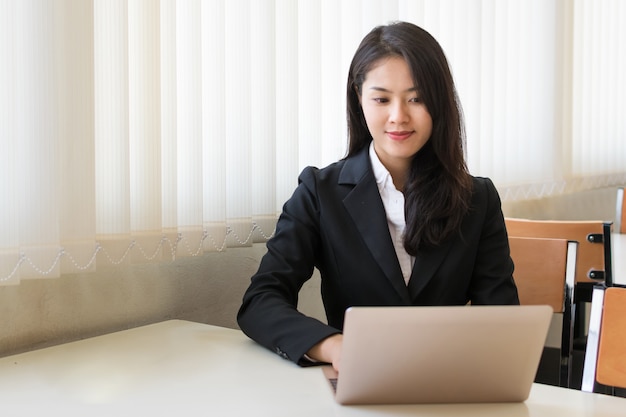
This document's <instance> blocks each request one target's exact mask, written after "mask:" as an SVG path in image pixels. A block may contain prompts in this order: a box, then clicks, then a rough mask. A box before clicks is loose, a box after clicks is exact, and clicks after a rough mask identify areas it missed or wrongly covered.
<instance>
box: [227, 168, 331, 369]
mask: <svg viewBox="0 0 626 417" xmlns="http://www.w3.org/2000/svg"><path fill="white" fill-rule="evenodd" d="M316 172H317V170H316V169H315V168H306V169H305V170H304V171H303V172H302V174H301V175H300V178H299V184H298V187H297V188H296V190H295V191H294V194H293V195H292V197H291V198H290V199H289V200H288V201H287V202H286V203H285V205H284V207H283V212H282V214H281V216H280V218H279V220H278V222H277V225H276V233H275V235H274V237H273V238H272V239H270V240H269V241H268V242H267V253H266V254H265V256H264V257H263V259H262V260H261V264H260V266H259V269H258V271H257V273H256V274H255V275H254V276H253V277H252V279H251V283H250V286H249V288H248V290H247V291H246V293H245V294H244V297H243V303H242V305H241V308H240V309H239V313H238V315H237V321H238V324H239V326H240V328H241V329H242V330H243V332H244V333H245V334H246V335H248V336H249V337H250V338H251V339H253V340H255V341H257V342H258V343H260V344H261V345H263V346H265V347H267V348H268V349H270V350H272V351H274V352H276V353H277V354H279V355H280V356H282V357H283V358H285V359H289V360H292V361H294V362H298V363H300V364H307V361H306V359H304V354H305V353H306V352H307V351H308V350H309V349H310V348H311V347H313V346H314V345H315V344H317V343H318V342H320V341H321V340H322V339H324V338H326V337H328V336H330V335H332V334H335V333H339V330H338V329H335V328H332V327H330V326H328V325H326V324H325V323H322V322H320V321H319V320H317V319H314V318H311V317H308V316H305V315H303V314H302V313H300V312H299V311H297V304H298V293H299V291H300V289H301V288H302V285H303V284H304V283H305V282H306V281H307V280H308V279H310V278H311V276H312V273H313V268H314V266H315V259H316V253H317V251H318V246H319V244H320V229H319V228H320V221H319V208H318V199H317V193H316V178H315V173H316Z"/></svg>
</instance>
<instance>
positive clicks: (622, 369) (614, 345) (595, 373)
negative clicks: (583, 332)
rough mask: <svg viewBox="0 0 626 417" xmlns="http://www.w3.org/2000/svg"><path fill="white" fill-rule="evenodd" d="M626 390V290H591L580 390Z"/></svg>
mask: <svg viewBox="0 0 626 417" xmlns="http://www.w3.org/2000/svg"><path fill="white" fill-rule="evenodd" d="M616 388H622V389H626V287H625V286H613V287H606V286H604V285H598V286H596V287H594V289H593V301H592V303H591V314H590V318H589V336H588V341H587V350H586V351H585V362H584V365H583V380H582V386H581V389H582V390H583V391H587V392H603V393H608V394H612V395H615V389H616Z"/></svg>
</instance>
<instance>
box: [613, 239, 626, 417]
mask: <svg viewBox="0 0 626 417" xmlns="http://www.w3.org/2000/svg"><path fill="white" fill-rule="evenodd" d="M611 259H612V261H613V282H615V283H616V284H626V233H621V234H620V233H612V234H611ZM625 414H626V413H625Z"/></svg>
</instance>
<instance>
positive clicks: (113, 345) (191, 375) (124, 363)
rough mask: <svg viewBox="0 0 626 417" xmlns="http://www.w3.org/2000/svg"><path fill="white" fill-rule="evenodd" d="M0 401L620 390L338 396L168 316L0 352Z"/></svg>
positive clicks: (603, 412)
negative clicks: (81, 337)
mask: <svg viewBox="0 0 626 417" xmlns="http://www.w3.org/2000/svg"><path fill="white" fill-rule="evenodd" d="M0 410H1V412H2V415H3V416H24V415H28V416H41V415H53V416H56V415H59V416H64V417H65V416H81V417H83V416H99V415H107V416H113V415H115V416H127V415H141V416H161V415H163V416H165V415H167V416H172V415H177V416H178V415H184V416H193V415H202V416H254V417H256V416H272V417H280V416H285V417H294V416H297V417H302V416H305V417H306V416H315V417H322V416H353V417H357V416H368V417H376V416H394V417H398V416H415V415H418V414H419V415H423V416H459V415H462V416H466V417H473V416H476V417H478V416H480V417H490V416H493V417H502V416H507V417H522V416H524V417H526V416H530V417H542V416H545V417H559V416H567V417H579V416H598V417H608V416H611V417H617V416H620V417H623V416H624V413H625V411H624V410H626V399H624V398H617V397H610V396H605V395H600V394H589V393H583V392H580V391H574V390H569V389H564V388H558V387H553V386H548V385H539V384H535V385H534V386H533V389H532V391H531V395H530V398H529V399H528V400H527V401H526V402H525V403H520V404H456V405H443V404H439V405H403V406H400V405H397V406H359V407H355V406H340V405H338V404H336V403H335V402H334V400H333V398H332V395H331V390H330V387H329V385H328V383H327V381H326V379H325V378H324V376H323V374H322V370H321V369H320V368H319V367H313V368H299V367H298V366H296V365H294V364H292V363H291V362H288V361H285V360H283V359H280V358H279V357H278V356H277V355H275V354H274V353H271V352H269V351H268V350H266V349H264V348H262V347H260V346H259V345H257V344H255V343H254V342H252V341H250V340H249V339H247V338H246V337H245V336H244V335H243V334H242V333H241V332H240V331H237V330H232V329H225V328H221V327H214V326H209V325H205V324H198V323H192V322H186V321H178V320H173V321H166V322H163V323H159V324H154V325H150V326H145V327H140V328H136V329H132V330H127V331H123V332H118V333H112V334H109V335H105V336H100V337H96V338H92V339H87V340H82V341H79V342H73V343H68V344H65V345H60V346H55V347H51V348H46V349H42V350H37V351H33V352H28V353H23V354H19V355H14V356H9V357H5V358H0ZM61 412H62V413H61Z"/></svg>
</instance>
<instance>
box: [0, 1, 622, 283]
mask: <svg viewBox="0 0 626 417" xmlns="http://www.w3.org/2000/svg"><path fill="white" fill-rule="evenodd" d="M398 19H400V20H408V21H412V22H414V23H417V24H419V25H421V26H423V27H424V28H425V29H427V30H429V31H430V32H431V33H432V34H433V35H434V36H435V37H436V38H437V39H438V40H439V41H440V43H441V44H442V46H443V48H444V50H445V51H446V53H447V55H448V58H449V60H450V63H451V66H452V70H453V73H454V76H455V79H456V81H457V86H458V90H459V94H460V97H461V100H462V103H463V105H464V109H465V116H466V123H467V133H468V147H467V156H468V163H469V166H470V169H471V171H472V173H474V174H475V175H482V176H489V177H491V178H492V179H493V180H494V181H495V183H496V185H497V186H498V188H499V189H500V192H501V194H502V197H503V199H504V200H505V201H507V200H515V199H525V198H533V197H538V196H543V195H551V194H558V193H562V192H565V191H572V190H582V189H586V188H593V187H599V186H609V185H613V184H623V183H624V182H626V169H625V168H624V167H626V145H625V142H626V141H625V140H624V138H625V137H626V134H625V132H626V126H625V120H626V119H625V118H624V117H622V115H621V113H620V112H621V109H622V108H623V105H622V101H623V97H625V96H626V86H625V84H624V77H623V76H622V74H623V73H624V70H625V68H624V67H625V65H624V64H625V58H624V54H623V51H622V50H623V47H624V44H625V43H626V42H625V41H626V34H625V30H624V28H623V25H622V22H624V21H626V6H625V4H624V2H622V1H620V0H580V1H569V0H395V1H394V0H341V1H338V0H301V1H297V0H161V1H157V0H91V1H88V0H19V1H18V0H0V56H2V58H3V59H2V62H3V65H0V89H1V90H0V145H1V147H2V148H1V149H2V151H1V152H0V200H1V201H2V204H1V205H0V213H1V216H0V230H2V233H1V234H0V284H17V283H19V281H20V280H21V279H26V278H45V277H56V276H59V275H60V274H62V273H71V272H78V271H89V270H93V269H95V268H96V267H97V266H98V265H102V264H121V263H129V262H156V261H168V260H171V259H174V258H177V257H181V256H198V255H200V254H202V253H203V252H205V251H216V250H218V251H221V250H225V249H226V248H227V247H233V246H246V245H251V244H252V243H253V242H264V241H265V240H266V239H267V238H268V237H269V236H271V235H272V233H273V228H274V224H275V221H276V216H277V215H278V213H279V212H280V210H281V207H282V204H283V203H284V201H285V200H286V199H287V198H288V197H289V196H290V195H291V193H292V191H293V189H294V187H295V186H296V179H297V175H298V173H299V172H300V171H301V170H302V169H303V168H304V167H305V166H307V165H316V166H324V165H326V164H328V163H331V162H333V161H335V160H337V159H339V158H341V157H342V156H343V155H344V153H345V149H346V138H345V132H346V127H345V110H344V109H345V98H344V94H345V79H346V73H347V68H348V65H349V61H350V59H351V57H352V54H353V52H354V50H355V48H356V46H357V45H358V42H359V41H360V39H361V38H362V37H363V35H364V34H365V33H366V32H368V31H369V30H370V29H371V28H372V27H373V26H375V25H377V24H383V23H387V22H389V21H392V20H398Z"/></svg>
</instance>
